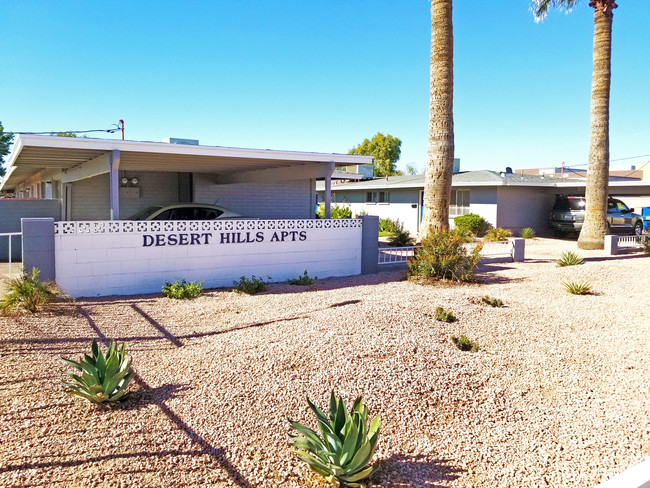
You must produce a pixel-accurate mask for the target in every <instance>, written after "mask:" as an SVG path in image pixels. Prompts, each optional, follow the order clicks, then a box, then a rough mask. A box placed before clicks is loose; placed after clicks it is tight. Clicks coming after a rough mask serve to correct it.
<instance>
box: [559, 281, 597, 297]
mask: <svg viewBox="0 0 650 488" xmlns="http://www.w3.org/2000/svg"><path fill="white" fill-rule="evenodd" d="M562 286H563V287H564V289H565V290H566V291H568V292H569V293H571V294H572V295H586V294H587V293H589V292H590V291H591V283H590V282H588V281H563V282H562Z"/></svg>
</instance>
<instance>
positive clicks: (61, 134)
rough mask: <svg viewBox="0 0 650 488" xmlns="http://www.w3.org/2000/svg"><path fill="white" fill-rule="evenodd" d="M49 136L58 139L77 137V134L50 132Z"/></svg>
mask: <svg viewBox="0 0 650 488" xmlns="http://www.w3.org/2000/svg"><path fill="white" fill-rule="evenodd" d="M50 135H51V136H59V137H77V134H75V133H74V132H50Z"/></svg>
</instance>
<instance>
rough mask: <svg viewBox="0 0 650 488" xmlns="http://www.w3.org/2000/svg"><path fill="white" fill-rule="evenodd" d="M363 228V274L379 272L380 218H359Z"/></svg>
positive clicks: (364, 216) (367, 216)
mask: <svg viewBox="0 0 650 488" xmlns="http://www.w3.org/2000/svg"><path fill="white" fill-rule="evenodd" d="M359 218H360V219H361V223H362V225H363V228H362V230H361V274H369V273H376V272H377V271H379V264H378V258H377V255H378V252H379V217H377V216H376V215H362V216H361V217H359Z"/></svg>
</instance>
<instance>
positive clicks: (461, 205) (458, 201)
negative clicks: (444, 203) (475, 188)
mask: <svg viewBox="0 0 650 488" xmlns="http://www.w3.org/2000/svg"><path fill="white" fill-rule="evenodd" d="M468 213H469V190H452V191H451V202H450V204H449V217H458V216H459V215H466V214H468Z"/></svg>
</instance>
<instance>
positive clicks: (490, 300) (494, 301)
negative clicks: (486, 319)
mask: <svg viewBox="0 0 650 488" xmlns="http://www.w3.org/2000/svg"><path fill="white" fill-rule="evenodd" d="M481 301H482V302H483V303H487V304H488V305H490V306H491V307H496V308H501V307H503V302H502V301H501V300H499V299H498V298H492V297H490V296H487V295H485V296H484V297H481Z"/></svg>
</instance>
